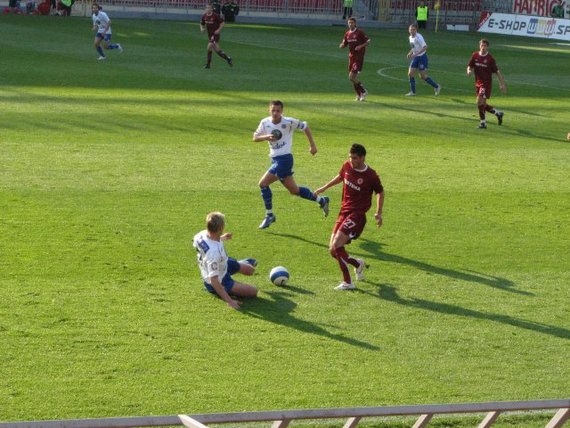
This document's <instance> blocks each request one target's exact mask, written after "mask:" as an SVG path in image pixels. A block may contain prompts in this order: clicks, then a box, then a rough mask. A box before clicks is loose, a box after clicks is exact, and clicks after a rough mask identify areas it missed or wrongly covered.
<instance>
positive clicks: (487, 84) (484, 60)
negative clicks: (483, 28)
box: [467, 39, 507, 129]
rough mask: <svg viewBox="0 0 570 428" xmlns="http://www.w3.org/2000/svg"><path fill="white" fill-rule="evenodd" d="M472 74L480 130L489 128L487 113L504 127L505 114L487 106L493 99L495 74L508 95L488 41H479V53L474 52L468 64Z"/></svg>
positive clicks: (503, 90) (469, 72) (501, 87)
mask: <svg viewBox="0 0 570 428" xmlns="http://www.w3.org/2000/svg"><path fill="white" fill-rule="evenodd" d="M472 72H475V94H476V95H477V108H478V109H479V118H480V119H481V123H480V124H479V129H486V128H487V121H486V119H485V112H489V113H493V114H494V115H495V116H497V119H498V121H499V125H502V124H503V116H504V113H503V112H502V111H499V110H496V109H495V108H493V106H491V105H489V104H487V100H488V99H489V98H491V89H492V87H493V73H495V74H496V75H497V78H498V79H499V88H500V89H501V92H503V93H506V92H507V86H506V85H505V79H504V78H503V75H502V74H501V71H500V70H499V68H498V67H497V63H496V62H495V58H493V56H492V55H491V54H490V53H489V41H488V40H486V39H481V40H480V41H479V51H477V52H473V54H472V55H471V59H470V60H469V62H468V63H467V75H468V76H470V75H471V73H472Z"/></svg>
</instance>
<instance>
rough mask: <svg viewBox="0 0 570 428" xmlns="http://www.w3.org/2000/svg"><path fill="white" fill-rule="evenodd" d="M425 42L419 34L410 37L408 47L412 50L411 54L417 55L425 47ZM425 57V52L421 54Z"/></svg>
mask: <svg viewBox="0 0 570 428" xmlns="http://www.w3.org/2000/svg"><path fill="white" fill-rule="evenodd" d="M426 46H427V44H426V41H425V40H424V38H423V37H422V35H421V34H420V33H416V35H415V37H412V36H411V35H410V47H411V48H412V53H413V54H414V55H417V54H418V52H419V51H421V50H422V49H423V48H424V47H426ZM422 55H425V52H424V53H423V54H422Z"/></svg>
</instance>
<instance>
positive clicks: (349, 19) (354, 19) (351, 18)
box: [346, 16, 356, 24]
mask: <svg viewBox="0 0 570 428" xmlns="http://www.w3.org/2000/svg"><path fill="white" fill-rule="evenodd" d="M346 21H347V22H348V21H354V23H355V24H356V18H355V17H354V16H351V17H350V18H348V19H347V20H346Z"/></svg>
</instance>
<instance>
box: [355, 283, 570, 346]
mask: <svg viewBox="0 0 570 428" xmlns="http://www.w3.org/2000/svg"><path fill="white" fill-rule="evenodd" d="M373 285H375V286H378V294H376V293H372V292H369V291H365V290H362V289H357V290H358V291H359V292H361V293H366V294H370V295H372V296H375V297H379V298H381V299H383V300H385V301H387V302H392V303H395V304H398V305H402V306H406V307H411V308H417V309H422V310H425V311H431V312H436V313H439V314H443V315H453V316H460V317H466V318H474V319H480V320H486V321H492V322H497V323H501V324H506V325H510V326H513V327H517V328H523V329H525V330H531V331H535V332H537V333H541V334H547V335H550V336H555V337H559V338H561V339H570V330H567V329H565V328H562V327H557V326H554V325H549V324H543V323H537V322H534V321H528V320H523V319H519V318H514V317H511V316H509V315H503V314H497V313H493V312H482V311H476V310H473V309H467V308H463V307H461V306H457V305H450V304H447V303H440V302H433V301H430V300H424V299H417V298H403V297H401V296H399V295H398V291H397V288H396V287H394V286H392V285H390V284H373Z"/></svg>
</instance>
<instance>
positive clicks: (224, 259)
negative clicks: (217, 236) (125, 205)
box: [192, 230, 228, 285]
mask: <svg viewBox="0 0 570 428" xmlns="http://www.w3.org/2000/svg"><path fill="white" fill-rule="evenodd" d="M192 245H193V246H194V248H195V249H196V251H197V252H198V255H197V258H198V266H199V267H200V274H201V275H202V279H203V280H204V281H206V282H207V283H208V284H210V285H211V284H212V282H211V279H210V278H212V277H214V276H217V277H218V278H219V280H220V282H221V281H222V278H223V277H224V276H225V275H226V273H227V272H228V255H227V254H226V250H225V248H224V244H223V243H222V242H221V241H214V240H213V239H210V238H208V231H207V230H203V231H201V232H199V233H197V234H196V235H195V236H194V240H193V242H192Z"/></svg>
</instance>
